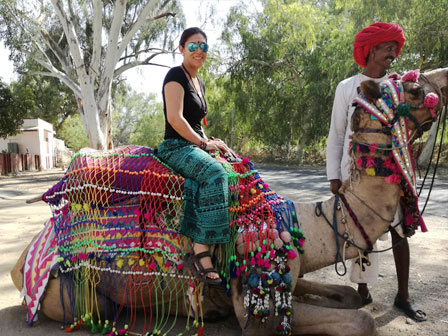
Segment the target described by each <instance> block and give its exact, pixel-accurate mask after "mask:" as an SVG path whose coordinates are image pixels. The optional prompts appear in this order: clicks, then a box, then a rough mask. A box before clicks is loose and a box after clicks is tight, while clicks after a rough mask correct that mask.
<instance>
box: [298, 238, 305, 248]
mask: <svg viewBox="0 0 448 336" xmlns="http://www.w3.org/2000/svg"><path fill="white" fill-rule="evenodd" d="M303 243H305V240H304V239H303V238H300V239H299V245H300V247H303Z"/></svg>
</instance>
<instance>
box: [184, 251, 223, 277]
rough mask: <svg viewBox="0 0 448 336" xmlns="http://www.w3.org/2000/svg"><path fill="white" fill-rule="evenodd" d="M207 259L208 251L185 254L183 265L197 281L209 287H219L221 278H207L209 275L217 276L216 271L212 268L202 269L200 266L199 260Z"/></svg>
mask: <svg viewBox="0 0 448 336" xmlns="http://www.w3.org/2000/svg"><path fill="white" fill-rule="evenodd" d="M207 257H209V258H211V255H210V252H209V251H204V252H201V253H198V254H193V253H187V254H186V255H185V259H184V263H185V265H187V266H188V267H189V268H190V270H191V273H193V275H194V276H195V277H196V278H197V279H198V280H199V281H202V282H204V283H206V284H209V285H220V284H221V282H222V281H221V278H217V279H212V278H209V277H208V276H207V275H208V274H210V273H216V274H218V276H219V273H218V271H217V270H216V269H215V268H213V267H210V268H204V266H202V263H201V261H200V260H201V259H202V258H207Z"/></svg>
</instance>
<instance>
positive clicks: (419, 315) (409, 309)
mask: <svg viewBox="0 0 448 336" xmlns="http://www.w3.org/2000/svg"><path fill="white" fill-rule="evenodd" d="M394 306H395V307H397V308H398V309H400V310H401V311H402V312H403V313H405V314H406V315H407V316H408V317H410V318H411V319H413V320H414V321H416V322H424V321H426V320H427V317H426V313H425V312H424V311H423V310H421V309H418V308H417V307H416V305H415V303H414V301H407V300H402V299H401V298H400V297H399V296H398V295H397V296H396V297H395V301H394Z"/></svg>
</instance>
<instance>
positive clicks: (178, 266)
mask: <svg viewBox="0 0 448 336" xmlns="http://www.w3.org/2000/svg"><path fill="white" fill-rule="evenodd" d="M176 267H177V269H178V270H179V271H181V270H183V269H184V267H185V265H184V264H177V266H176Z"/></svg>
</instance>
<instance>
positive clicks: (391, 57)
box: [385, 56, 395, 62]
mask: <svg viewBox="0 0 448 336" xmlns="http://www.w3.org/2000/svg"><path fill="white" fill-rule="evenodd" d="M385 59H390V60H391V62H393V61H394V60H395V57H393V56H387V57H386V58H385Z"/></svg>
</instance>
